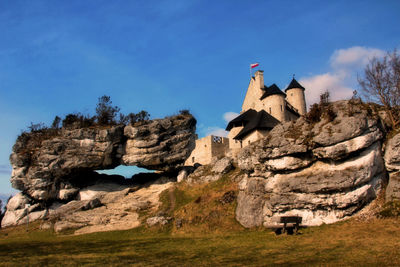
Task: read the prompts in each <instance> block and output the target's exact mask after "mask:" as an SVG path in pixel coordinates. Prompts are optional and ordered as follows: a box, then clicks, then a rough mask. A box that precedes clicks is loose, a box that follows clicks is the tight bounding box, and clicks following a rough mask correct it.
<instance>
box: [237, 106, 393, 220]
mask: <svg viewBox="0 0 400 267" xmlns="http://www.w3.org/2000/svg"><path fill="white" fill-rule="evenodd" d="M332 111H333V113H334V114H335V117H334V118H331V119H328V118H323V119H322V120H321V121H320V122H318V123H311V122H308V121H307V120H306V118H304V117H301V118H300V119H298V120H297V121H295V122H286V123H283V124H280V125H278V126H276V127H275V128H274V129H273V130H272V131H271V132H270V133H269V135H268V136H267V137H266V138H265V139H263V140H260V141H258V142H256V143H254V144H252V145H250V146H249V147H247V148H245V149H244V150H243V151H242V152H241V153H240V154H239V156H238V165H239V167H240V168H241V169H242V170H243V171H245V172H246V173H247V177H245V178H244V179H243V180H242V181H241V182H240V184H239V190H240V191H239V195H238V206H237V210H236V218H237V220H238V221H239V222H240V223H241V224H242V225H243V226H245V227H254V226H260V225H265V226H267V225H269V224H274V221H275V218H276V217H278V216H282V215H299V216H302V217H303V223H304V224H307V225H319V224H322V223H333V222H336V221H339V220H341V219H343V218H345V217H347V216H351V215H353V214H354V213H355V212H357V211H359V210H360V209H362V208H363V207H364V206H365V205H366V204H368V203H369V202H371V201H372V200H373V199H375V198H376V197H377V194H378V193H379V192H380V190H381V189H382V184H383V182H384V181H385V177H386V173H385V166H384V162H383V159H382V155H381V140H382V138H383V133H382V130H381V129H380V120H379V118H378V117H377V116H372V115H370V111H369V110H368V108H366V107H365V106H363V105H362V104H361V103H352V102H348V101H340V102H335V103H334V104H333V105H332Z"/></svg>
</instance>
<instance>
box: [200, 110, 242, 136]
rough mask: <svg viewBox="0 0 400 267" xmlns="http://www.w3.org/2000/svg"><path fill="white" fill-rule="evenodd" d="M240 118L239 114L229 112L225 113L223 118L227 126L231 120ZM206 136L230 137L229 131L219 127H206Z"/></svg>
mask: <svg viewBox="0 0 400 267" xmlns="http://www.w3.org/2000/svg"><path fill="white" fill-rule="evenodd" d="M237 116H239V113H236V112H233V111H228V112H225V113H224V114H223V115H222V118H223V119H224V122H225V125H226V124H228V122H230V121H231V120H233V119H234V118H236V117H237ZM204 132H205V136H208V135H215V136H222V137H227V136H228V133H229V132H228V131H225V128H221V127H218V126H211V127H206V128H205V129H204Z"/></svg>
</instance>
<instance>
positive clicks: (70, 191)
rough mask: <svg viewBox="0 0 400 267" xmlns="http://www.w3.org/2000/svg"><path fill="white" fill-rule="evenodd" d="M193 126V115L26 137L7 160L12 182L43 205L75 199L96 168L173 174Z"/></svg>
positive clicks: (191, 136)
mask: <svg viewBox="0 0 400 267" xmlns="http://www.w3.org/2000/svg"><path fill="white" fill-rule="evenodd" d="M195 126H196V120H195V119H194V118H193V117H192V116H191V115H177V116H172V117H168V118H165V119H158V120H153V121H145V122H140V123H137V124H135V125H134V126H123V125H118V126H112V127H101V126H98V127H90V128H75V129H62V130H59V131H58V132H51V133H46V132H44V133H40V132H38V133H37V132H34V133H29V134H28V133H25V134H23V135H21V136H20V137H19V138H18V140H17V142H16V143H15V145H14V147H13V152H12V154H11V156H10V162H11V164H12V167H13V171H12V176H11V183H12V186H13V187H14V188H16V189H18V190H20V191H23V192H24V193H25V194H27V195H28V196H29V197H30V198H32V199H33V200H34V201H36V202H43V203H44V202H49V201H50V202H51V201H54V200H62V201H68V200H71V199H73V198H74V197H75V195H76V194H77V192H78V191H79V189H80V188H82V187H85V186H88V185H90V184H93V183H94V182H95V181H96V180H97V179H99V178H100V177H101V176H99V175H96V174H95V173H94V170H103V169H111V168H114V167H116V166H118V165H121V164H124V165H135V166H139V167H143V168H146V169H152V170H157V171H165V172H172V171H176V170H177V169H179V168H180V167H181V166H182V165H183V163H184V162H185V160H186V158H187V157H188V156H189V155H190V153H191V151H192V150H193V148H194V142H195V140H194V139H195V134H194V132H195ZM121 178H122V179H123V177H121Z"/></svg>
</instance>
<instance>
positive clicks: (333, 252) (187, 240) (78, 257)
mask: <svg viewBox="0 0 400 267" xmlns="http://www.w3.org/2000/svg"><path fill="white" fill-rule="evenodd" d="M399 222H400V220H399V219H374V220H370V221H363V222H356V221H355V220H350V221H347V222H341V223H337V224H334V225H323V226H320V227H315V228H309V229H303V230H302V231H301V234H300V235H292V236H287V235H280V236H275V234H273V233H272V232H269V231H267V230H264V229H258V230H245V229H242V230H241V231H232V230H221V231H220V233H215V232H213V233H198V234H196V235H193V234H188V233H185V234H181V233H176V232H175V233H172V234H171V233H168V232H166V231H164V232H162V231H152V230H149V229H144V228H139V229H132V230H128V231H116V232H106V233H95V234H88V235H81V236H57V235H55V234H53V233H51V232H49V231H39V230H37V229H36V230H31V231H30V232H28V233H27V232H25V227H17V228H13V229H6V230H1V231H0V238H1V240H0V257H1V259H2V260H1V262H0V265H2V266H6V265H37V266H39V265H98V264H101V265H113V266H122V265H126V264H130V265H134V266H144V265H145V266H177V265H179V266H210V265H212V266H214V265H216V266H225V265H232V266H266V265H276V264H280V265H307V266H310V265H311V266H313V265H314V266H315V265H318V266H320V265H324V266H337V265H345V266H371V265H372V266H375V265H381V266H398V265H399V264H400V250H399V247H400V235H399V234H398V233H399V231H400V223H399ZM36 228H37V225H36Z"/></svg>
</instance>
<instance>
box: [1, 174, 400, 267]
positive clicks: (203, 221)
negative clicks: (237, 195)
mask: <svg viewBox="0 0 400 267" xmlns="http://www.w3.org/2000/svg"><path fill="white" fill-rule="evenodd" d="M235 172H236V173H235ZM235 172H233V173H231V174H230V175H226V176H224V177H223V178H222V179H221V180H220V181H217V182H213V183H210V184H207V185H200V186H187V185H185V184H178V185H177V186H176V187H175V188H174V189H173V190H170V191H167V192H164V193H163V194H162V201H163V205H162V209H163V210H164V212H165V213H168V214H169V215H171V216H173V217H175V218H179V219H182V220H183V225H182V227H180V228H176V226H175V224H170V225H168V226H164V227H153V228H146V227H141V228H137V229H132V230H128V231H114V232H105V233H95V234H88V235H80V236H72V235H56V234H54V233H52V232H51V231H41V230H38V228H39V224H38V223H34V224H32V225H31V226H30V231H29V232H26V227H25V226H19V227H16V228H9V229H3V230H1V231H0V259H1V261H0V265H17V264H18V265H78V264H79V265H81V264H84V265H99V264H101V265H121V266H122V265H126V264H130V265H137V266H143V265H145V266H165V265H166V266H209V265H223V266H225V265H231V266H265V265H273V264H281V265H304V264H306V265H330V266H334V265H338V264H339V265H353V266H354V265H361V266H365V265H378V264H379V265H387V266H395V265H400V249H399V248H400V235H399V234H398V233H399V232H400V220H399V219H374V220H370V221H363V222H359V221H356V220H354V219H352V220H349V221H346V222H341V223H337V224H334V225H323V226H320V227H315V228H309V229H303V230H301V234H300V235H292V236H287V235H280V236H276V235H275V234H274V233H272V232H270V231H268V230H266V229H254V230H247V229H244V228H243V227H241V226H240V225H239V224H238V223H237V222H236V221H235V220H234V210H235V202H231V203H221V201H220V199H221V197H222V196H223V195H224V194H225V193H226V192H228V191H231V190H235V189H236V188H237V184H236V183H235V182H232V181H231V180H230V178H231V177H232V176H235V175H237V171H235ZM143 215H144V216H146V214H143ZM147 216H150V215H147Z"/></svg>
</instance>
